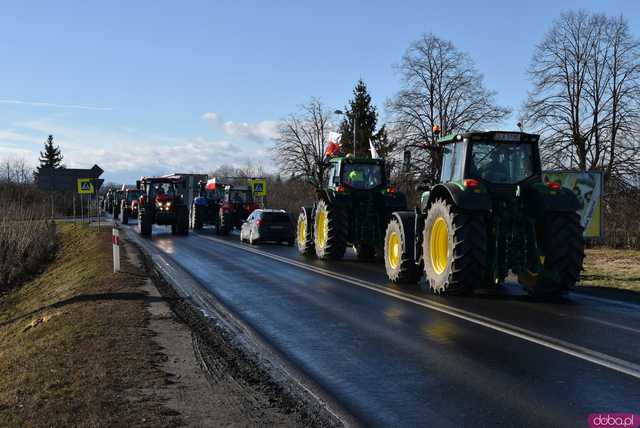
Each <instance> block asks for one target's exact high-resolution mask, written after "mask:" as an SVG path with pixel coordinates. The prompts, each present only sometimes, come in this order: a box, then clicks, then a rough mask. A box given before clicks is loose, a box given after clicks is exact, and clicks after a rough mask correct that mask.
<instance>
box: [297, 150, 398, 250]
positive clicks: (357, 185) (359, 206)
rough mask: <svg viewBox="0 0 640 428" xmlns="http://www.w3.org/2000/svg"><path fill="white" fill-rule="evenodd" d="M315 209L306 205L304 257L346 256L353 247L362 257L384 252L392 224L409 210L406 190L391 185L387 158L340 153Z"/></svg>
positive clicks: (301, 239) (300, 234) (301, 222)
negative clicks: (397, 214) (398, 213)
mask: <svg viewBox="0 0 640 428" xmlns="http://www.w3.org/2000/svg"><path fill="white" fill-rule="evenodd" d="M328 163H329V165H328V177H327V183H326V186H324V188H323V189H321V190H319V191H318V200H317V202H316V203H315V204H314V206H313V207H302V208H301V209H300V215H299V216H298V223H297V232H296V235H297V237H296V242H297V247H298V251H299V252H300V253H301V254H303V255H305V256H312V255H316V256H317V257H318V258H320V259H325V260H326V259H333V260H337V259H341V258H342V257H343V256H344V253H345V251H346V249H347V247H348V246H352V247H353V249H354V250H355V253H356V255H357V257H358V258H359V259H365V260H366V259H372V258H374V256H375V254H376V253H378V254H380V255H382V253H383V244H384V233H385V228H386V226H387V222H388V221H389V219H390V218H391V214H392V213H393V212H394V211H398V210H405V209H406V206H407V200H406V197H405V195H404V194H402V193H400V192H397V191H396V189H395V187H393V186H390V185H389V184H388V183H387V174H386V171H385V162H384V160H382V159H356V158H351V157H335V158H331V159H330V160H329V161H328Z"/></svg>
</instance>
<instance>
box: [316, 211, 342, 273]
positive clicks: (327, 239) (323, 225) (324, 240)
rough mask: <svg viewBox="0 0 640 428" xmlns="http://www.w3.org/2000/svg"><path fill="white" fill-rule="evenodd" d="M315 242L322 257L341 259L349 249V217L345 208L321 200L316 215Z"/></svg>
mask: <svg viewBox="0 0 640 428" xmlns="http://www.w3.org/2000/svg"><path fill="white" fill-rule="evenodd" d="M314 220H315V221H314V228H313V229H314V236H313V242H314V245H315V249H316V254H317V256H318V258H320V259H325V260H326V259H333V260H337V259H341V258H342V257H343V256H344V252H345V251H346V249H347V232H348V230H347V228H348V219H347V214H346V213H345V212H344V210H342V209H340V208H338V207H337V206H335V205H333V204H330V203H328V202H326V201H325V200H320V201H319V202H318V204H317V205H316V211H315V216H314Z"/></svg>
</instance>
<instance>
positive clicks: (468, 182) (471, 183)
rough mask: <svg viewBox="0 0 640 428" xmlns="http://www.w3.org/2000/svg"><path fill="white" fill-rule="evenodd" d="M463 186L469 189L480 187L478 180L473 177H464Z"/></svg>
mask: <svg viewBox="0 0 640 428" xmlns="http://www.w3.org/2000/svg"><path fill="white" fill-rule="evenodd" d="M463 184H464V187H467V188H469V189H477V188H478V187H480V182H479V181H478V180H476V179H475V178H465V179H464V181H463Z"/></svg>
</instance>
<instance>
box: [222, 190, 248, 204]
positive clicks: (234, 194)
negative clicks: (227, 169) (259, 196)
mask: <svg viewBox="0 0 640 428" xmlns="http://www.w3.org/2000/svg"><path fill="white" fill-rule="evenodd" d="M227 202H231V203H237V204H247V203H250V202H253V201H252V197H251V192H249V191H247V190H230V191H229V194H228V195H227Z"/></svg>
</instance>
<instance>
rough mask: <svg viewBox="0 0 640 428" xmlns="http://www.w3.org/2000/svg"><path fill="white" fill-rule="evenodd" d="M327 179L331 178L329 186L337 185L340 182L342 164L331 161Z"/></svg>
mask: <svg viewBox="0 0 640 428" xmlns="http://www.w3.org/2000/svg"><path fill="white" fill-rule="evenodd" d="M327 180H329V182H328V185H329V186H337V185H338V184H340V166H339V165H338V164H337V163H334V162H332V163H331V166H330V167H329V170H328V171H327Z"/></svg>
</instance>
